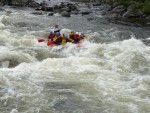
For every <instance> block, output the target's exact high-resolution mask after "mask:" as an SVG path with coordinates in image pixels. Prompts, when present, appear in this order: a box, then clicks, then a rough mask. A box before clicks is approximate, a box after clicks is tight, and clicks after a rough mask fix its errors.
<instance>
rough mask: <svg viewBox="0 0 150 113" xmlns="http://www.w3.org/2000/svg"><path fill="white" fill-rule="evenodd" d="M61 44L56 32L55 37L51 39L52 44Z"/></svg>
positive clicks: (59, 36)
mask: <svg viewBox="0 0 150 113" xmlns="http://www.w3.org/2000/svg"><path fill="white" fill-rule="evenodd" d="M61 42H62V36H61V34H60V32H56V35H55V37H54V38H53V43H54V44H56V45H61Z"/></svg>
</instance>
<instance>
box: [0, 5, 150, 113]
mask: <svg viewBox="0 0 150 113" xmlns="http://www.w3.org/2000/svg"><path fill="white" fill-rule="evenodd" d="M32 11H33V10H32V9H13V8H10V7H5V10H3V11H1V12H0V15H1V16H0V113H150V47H149V46H146V45H145V44H144V43H143V42H142V41H141V40H140V38H143V37H144V38H149V37H150V34H149V31H148V30H143V28H134V27H131V28H130V27H127V26H121V25H120V26H118V25H113V24H109V23H108V24H106V23H103V22H102V23H99V24H97V23H96V22H89V21H88V20H87V18H86V17H84V16H80V15H79V16H77V15H72V17H71V18H63V17H60V16H58V15H57V14H56V15H55V16H53V17H48V16H47V15H46V14H44V15H32V14H31V12H32ZM97 22H98V20H97ZM56 23H58V24H59V25H60V26H61V27H62V28H63V29H62V31H63V32H65V33H67V32H68V30H69V29H74V30H78V31H85V32H86V33H87V35H88V40H87V41H84V42H83V44H82V46H81V47H76V46H75V45H73V44H67V45H66V47H64V48H62V47H61V46H60V47H53V48H52V47H48V46H47V45H46V42H43V43H38V41H37V40H38V39H39V38H43V37H45V38H46V35H47V33H48V32H49V28H51V27H52V26H53V25H54V24H56ZM129 28H130V29H129ZM131 29H132V30H131ZM140 33H143V34H140ZM148 36H149V37H148ZM137 38H138V39H137Z"/></svg>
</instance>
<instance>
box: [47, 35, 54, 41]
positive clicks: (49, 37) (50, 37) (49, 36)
mask: <svg viewBox="0 0 150 113" xmlns="http://www.w3.org/2000/svg"><path fill="white" fill-rule="evenodd" d="M54 37H55V35H54V34H49V35H48V37H47V39H48V40H50V39H51V40H53V38H54Z"/></svg>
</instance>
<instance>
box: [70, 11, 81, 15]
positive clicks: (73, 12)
mask: <svg viewBox="0 0 150 113" xmlns="http://www.w3.org/2000/svg"><path fill="white" fill-rule="evenodd" d="M71 14H74V15H77V14H79V11H71Z"/></svg>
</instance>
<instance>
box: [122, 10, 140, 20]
mask: <svg viewBox="0 0 150 113" xmlns="http://www.w3.org/2000/svg"><path fill="white" fill-rule="evenodd" d="M122 17H123V18H124V19H125V18H135V17H139V15H138V14H137V13H136V12H135V11H130V10H129V11H126V12H125V13H124V14H123V16H122Z"/></svg>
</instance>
